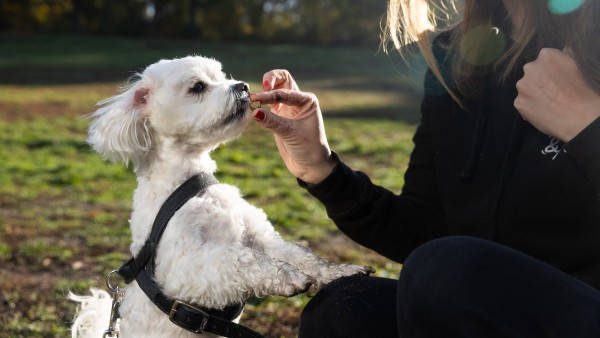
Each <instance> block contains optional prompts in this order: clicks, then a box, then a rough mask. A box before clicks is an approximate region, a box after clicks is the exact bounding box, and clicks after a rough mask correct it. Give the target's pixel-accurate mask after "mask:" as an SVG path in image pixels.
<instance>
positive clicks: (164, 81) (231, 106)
mask: <svg viewBox="0 0 600 338" xmlns="http://www.w3.org/2000/svg"><path fill="white" fill-rule="evenodd" d="M136 77H137V80H136V81H135V82H134V83H132V84H131V85H130V86H129V87H128V88H127V89H126V90H125V91H124V92H123V93H121V94H120V95H116V96H114V97H111V98H108V99H106V100H104V101H101V102H100V103H99V105H100V106H101V107H100V108H99V109H98V110H97V111H96V112H94V113H92V114H91V117H92V118H94V120H93V121H92V123H91V124H90V127H89V138H88V143H89V144H90V145H92V147H93V148H94V149H95V150H96V151H97V152H99V153H100V154H101V155H102V156H103V157H105V158H106V159H109V160H111V161H114V162H117V161H123V162H125V163H127V162H129V161H132V162H133V164H134V166H135V167H136V168H137V167H138V166H139V165H140V164H141V163H142V162H143V161H144V158H145V157H146V156H148V154H149V153H151V152H152V151H154V150H156V146H157V144H160V143H163V144H164V143H171V144H177V145H178V148H179V149H184V150H185V151H189V152H198V151H210V150H212V149H214V148H215V147H216V146H218V145H219V144H220V143H222V142H226V141H228V140H231V139H233V138H236V137H238V136H239V135H240V134H241V132H242V131H243V129H244V127H245V126H246V125H247V124H248V122H249V120H250V119H249V112H250V107H249V103H250V102H249V98H248V85H247V84H246V83H243V82H239V81H235V80H232V79H228V78H227V77H226V76H225V74H224V73H223V72H222V70H221V64H220V63H219V62H218V61H216V60H213V59H209V58H204V57H200V56H188V57H185V58H181V59H173V60H161V61H159V62H157V63H155V64H152V65H150V66H148V67H147V68H146V69H145V70H144V71H143V72H142V73H141V74H138V75H137V76H136Z"/></svg>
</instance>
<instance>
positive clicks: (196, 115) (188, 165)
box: [73, 56, 373, 338]
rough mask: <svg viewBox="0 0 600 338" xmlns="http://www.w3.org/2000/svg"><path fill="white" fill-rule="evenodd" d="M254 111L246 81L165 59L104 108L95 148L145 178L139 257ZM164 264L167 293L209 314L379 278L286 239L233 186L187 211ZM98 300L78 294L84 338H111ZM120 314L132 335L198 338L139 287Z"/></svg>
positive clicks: (217, 68) (128, 291) (78, 331)
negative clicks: (163, 215) (172, 201)
mask: <svg viewBox="0 0 600 338" xmlns="http://www.w3.org/2000/svg"><path fill="white" fill-rule="evenodd" d="M249 104H250V102H249V98H248V86H247V85H246V84H245V83H243V82H239V81H235V80H232V79H228V78H227V77H226V76H225V74H224V73H223V72H222V71H221V64H220V63H219V62H218V61H215V60H213V59H208V58H204V57H199V56H190V57H185V58H182V59H174V60H161V61H159V62H157V63H155V64H153V65H151V66H149V67H147V68H146V69H145V70H144V72H143V73H142V74H140V75H139V79H138V80H137V81H136V82H135V83H133V84H132V85H131V87H130V88H129V89H127V90H126V91H125V92H123V93H122V94H120V95H117V96H114V97H112V98H109V99H107V100H104V101H102V102H100V105H101V108H99V109H98V110H97V111H96V112H94V113H93V114H91V116H92V117H93V118H94V120H93V121H92V123H91V124H90V127H89V139H88V142H89V143H90V144H91V145H92V146H93V148H94V149H95V150H96V151H97V152H99V153H100V154H101V155H102V156H103V157H104V158H106V159H108V160H112V161H123V162H125V163H128V162H129V161H131V162H132V163H133V167H134V170H135V173H136V175H137V182H138V186H137V188H136V190H135V193H134V196H133V212H132V214H131V219H130V226H131V234H132V241H133V242H132V244H131V248H130V250H131V253H132V254H133V255H134V256H136V255H138V253H139V251H140V249H141V248H142V246H143V245H144V243H145V241H146V240H147V239H148V237H149V234H150V231H151V228H152V224H153V221H154V218H155V217H156V215H157V213H158V211H159V209H160V207H161V205H162V204H163V202H164V201H165V200H166V199H167V197H168V196H169V195H170V194H171V193H172V192H173V191H174V190H175V189H176V188H177V187H178V186H179V185H181V184H182V183H183V182H184V181H186V180H187V179H188V178H190V177H191V176H192V175H195V174H199V173H209V174H210V173H213V172H214V171H215V170H216V164H215V162H214V161H213V160H212V159H211V158H210V156H209V154H210V152H211V151H212V150H214V149H215V148H216V147H217V146H219V144H221V143H223V142H226V141H229V140H232V139H234V138H236V137H238V136H239V135H240V134H241V132H242V131H243V130H244V128H245V127H246V126H247V124H248V123H249V121H250V117H249V116H250V113H251V109H250V107H249ZM154 262H155V270H154V276H153V277H154V280H155V281H156V283H157V284H158V285H159V286H160V288H161V290H162V292H163V293H164V294H165V295H166V296H168V297H170V298H172V299H177V300H180V301H182V302H185V303H189V304H193V305H194V306H197V307H200V308H203V309H223V308H224V307H226V306H228V305H231V304H233V303H243V302H244V301H245V300H246V299H247V298H248V297H249V296H251V295H256V296H259V297H260V296H265V295H281V296H286V297H288V296H293V295H296V294H298V293H301V292H305V291H307V289H308V288H309V287H311V286H312V287H313V288H314V289H318V288H320V287H322V286H323V285H325V284H327V283H329V282H331V281H332V280H335V279H337V278H340V277H343V276H350V275H355V274H362V275H369V274H370V273H372V272H373V270H372V269H371V268H369V267H363V266H358V265H353V264H331V263H328V262H326V261H324V260H323V259H322V258H319V257H316V256H314V255H313V254H311V253H310V252H309V250H307V249H305V248H302V247H301V246H299V245H296V244H293V243H289V242H285V241H284V240H283V239H282V238H281V237H280V235H279V234H278V233H277V232H276V231H275V230H274V228H273V226H272V225H271V223H270V222H269V221H268V220H267V217H266V215H265V214H264V212H263V211H262V210H260V209H258V208H256V207H254V206H252V205H251V204H249V203H248V202H246V201H245V200H244V199H243V198H242V196H241V195H240V192H239V191H238V189H237V188H235V187H233V186H230V185H226V184H215V185H212V186H210V187H208V188H207V189H206V191H205V193H204V194H203V195H201V196H199V197H198V196H196V197H193V198H192V199H190V200H189V201H188V202H187V203H185V204H184V205H183V206H182V207H181V209H179V211H178V212H176V213H175V215H174V217H173V218H172V219H171V220H170V221H169V223H168V227H166V230H165V231H164V235H163V236H162V239H161V240H160V242H159V245H158V249H157V253H156V256H155V259H154ZM94 292H95V295H96V297H94V296H92V297H78V296H74V297H73V298H74V299H75V300H77V301H79V302H81V303H83V304H82V310H81V311H80V313H79V317H78V318H77V319H76V321H75V323H74V325H73V336H74V337H76V336H77V337H80V336H94V337H101V336H102V334H103V333H104V330H105V329H106V328H107V327H108V316H109V314H108V313H110V301H107V300H106V297H108V295H106V294H103V292H100V293H99V292H98V291H97V290H95V291H94ZM94 304H103V305H102V306H103V307H104V309H102V310H100V309H95V308H94V307H95V305H94ZM99 311H100V312H99ZM119 313H120V315H121V320H120V337H125V338H127V337H197V336H198V334H194V333H191V332H189V331H186V330H184V329H182V328H180V327H178V326H177V325H175V324H173V323H171V322H170V320H169V316H167V315H166V314H164V313H163V312H161V311H160V310H159V309H158V308H157V307H156V306H155V305H154V304H153V303H152V302H151V301H150V300H149V299H148V297H147V296H146V294H145V293H144V292H143V291H142V290H141V289H140V287H139V285H138V283H137V282H136V281H133V282H132V283H130V284H128V285H127V286H126V287H125V289H124V297H123V301H122V304H121V307H120V310H119ZM236 320H239V317H238V318H237V319H236ZM203 336H210V337H212V336H214V335H212V334H209V333H204V335H203Z"/></svg>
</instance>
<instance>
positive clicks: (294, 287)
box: [238, 248, 317, 297]
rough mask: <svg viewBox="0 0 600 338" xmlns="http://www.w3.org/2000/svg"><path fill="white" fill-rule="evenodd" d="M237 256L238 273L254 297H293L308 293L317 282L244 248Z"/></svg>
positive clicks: (295, 269) (271, 258)
mask: <svg viewBox="0 0 600 338" xmlns="http://www.w3.org/2000/svg"><path fill="white" fill-rule="evenodd" d="M244 249H245V250H243V251H246V252H245V253H240V254H238V262H239V264H240V271H241V272H242V273H244V274H245V276H246V278H247V280H248V282H249V283H250V285H248V286H249V287H250V288H251V290H252V291H253V292H254V294H255V295H256V296H259V297H261V296H267V295H279V296H285V297H291V296H295V295H297V294H300V293H303V292H306V291H308V289H309V288H310V287H311V286H312V285H314V284H315V283H316V282H317V281H316V280H315V278H313V277H312V276H311V275H308V274H306V273H304V272H302V271H300V270H299V269H298V268H297V267H296V266H294V265H292V264H289V263H287V262H285V261H283V260H278V259H273V257H270V256H269V255H267V254H265V253H262V252H259V251H255V250H252V249H249V248H244Z"/></svg>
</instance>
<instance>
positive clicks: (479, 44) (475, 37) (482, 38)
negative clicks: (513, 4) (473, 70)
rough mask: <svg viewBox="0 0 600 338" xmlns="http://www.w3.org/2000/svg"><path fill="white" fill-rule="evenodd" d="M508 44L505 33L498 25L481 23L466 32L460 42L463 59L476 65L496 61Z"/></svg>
mask: <svg viewBox="0 0 600 338" xmlns="http://www.w3.org/2000/svg"><path fill="white" fill-rule="evenodd" d="M505 46H506V40H505V36H504V33H503V32H502V31H501V30H500V29H499V28H498V27H492V26H489V25H481V26H475V27H473V28H472V29H471V30H470V31H469V32H467V33H466V34H465V36H464V37H463V40H462V42H461V44H460V53H461V56H462V57H463V59H464V60H465V61H466V62H468V63H470V64H472V65H475V66H485V65H489V64H491V63H493V62H496V61H497V60H498V59H499V58H500V56H502V53H503V52H504V47H505Z"/></svg>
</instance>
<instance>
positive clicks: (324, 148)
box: [250, 69, 336, 184]
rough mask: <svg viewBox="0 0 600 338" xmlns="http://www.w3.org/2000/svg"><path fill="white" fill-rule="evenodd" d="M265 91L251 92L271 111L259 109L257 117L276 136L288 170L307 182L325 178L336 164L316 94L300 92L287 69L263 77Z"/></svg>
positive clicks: (254, 114)
mask: <svg viewBox="0 0 600 338" xmlns="http://www.w3.org/2000/svg"><path fill="white" fill-rule="evenodd" d="M263 89H264V90H265V92H262V93H256V94H251V95H250V100H251V101H260V102H261V104H269V105H270V106H271V109H272V112H270V111H267V110H264V109H257V110H255V111H254V112H253V117H254V120H255V121H257V122H258V123H259V124H260V125H262V126H263V127H265V128H268V129H270V130H271V131H272V132H273V133H274V135H275V142H276V144H277V148H278V150H279V153H280V155H281V158H282V159H283V161H284V163H285V165H286V166H287V168H288V170H289V171H290V172H291V173H292V174H293V175H294V176H296V177H298V178H299V179H301V180H302V181H304V182H306V183H308V184H317V183H320V182H321V181H322V180H324V179H325V178H326V177H327V176H328V175H329V174H330V173H331V171H332V170H333V168H334V167H335V165H336V162H335V160H334V159H333V158H332V157H331V149H330V148H329V144H328V143H327V136H326V135H325V127H324V125H323V117H322V115H321V108H320V107H319V101H318V100H317V97H316V96H315V95H314V94H312V93H306V92H302V91H300V89H299V88H298V85H297V84H296V82H295V81H294V79H293V77H292V75H291V74H290V73H289V72H288V71H287V70H281V69H277V70H272V71H269V72H267V73H265V75H264V76H263Z"/></svg>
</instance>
